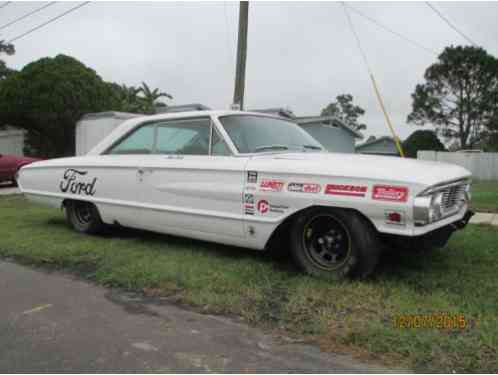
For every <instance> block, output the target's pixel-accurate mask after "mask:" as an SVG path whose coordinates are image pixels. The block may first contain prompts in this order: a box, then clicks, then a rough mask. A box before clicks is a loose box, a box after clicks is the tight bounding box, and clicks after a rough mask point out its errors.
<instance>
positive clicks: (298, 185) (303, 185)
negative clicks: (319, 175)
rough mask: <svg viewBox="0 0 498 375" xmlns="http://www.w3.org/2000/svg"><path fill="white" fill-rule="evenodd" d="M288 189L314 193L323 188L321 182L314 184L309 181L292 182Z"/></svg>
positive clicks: (296, 191)
mask: <svg viewBox="0 0 498 375" xmlns="http://www.w3.org/2000/svg"><path fill="white" fill-rule="evenodd" d="M287 190H288V191H292V192H295V193H312V194H316V193H319V192H320V191H321V190H322V187H321V186H320V184H312V183H309V182H290V183H289V184H288V185H287Z"/></svg>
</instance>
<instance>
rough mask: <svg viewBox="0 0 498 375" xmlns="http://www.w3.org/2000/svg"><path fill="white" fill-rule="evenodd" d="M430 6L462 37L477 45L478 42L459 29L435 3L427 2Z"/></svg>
mask: <svg viewBox="0 0 498 375" xmlns="http://www.w3.org/2000/svg"><path fill="white" fill-rule="evenodd" d="M425 3H426V4H427V6H428V7H429V8H431V9H432V10H433V11H434V12H435V13H436V14H437V15H438V16H439V18H441V19H442V20H443V21H444V22H446V24H447V25H448V26H449V27H451V28H452V29H453V30H455V31H456V32H457V33H458V34H459V35H460V36H461V37H462V38H464V39H465V40H466V41H467V42H469V43H470V44H472V45H473V46H477V43H475V42H474V41H473V40H472V39H470V38H469V37H468V36H467V35H465V34H464V33H463V32H461V31H460V30H458V29H457V27H456V26H455V25H454V24H453V23H452V22H451V21H450V20H449V19H448V18H447V17H445V16H444V15H443V14H442V13H441V12H440V11H439V10H438V9H437V8H436V7H435V6H434V5H432V4H431V3H429V2H428V1H426V2H425Z"/></svg>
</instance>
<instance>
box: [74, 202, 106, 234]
mask: <svg viewBox="0 0 498 375" xmlns="http://www.w3.org/2000/svg"><path fill="white" fill-rule="evenodd" d="M65 211H66V219H67V221H68V222H69V224H70V225H71V226H72V227H73V228H74V229H75V230H76V231H77V232H80V233H85V234H95V233H98V232H100V231H102V229H103V227H104V223H103V222H102V219H101V218H100V214H99V211H98V210H97V207H95V205H94V204H93V203H89V202H81V201H69V202H66V204H65Z"/></svg>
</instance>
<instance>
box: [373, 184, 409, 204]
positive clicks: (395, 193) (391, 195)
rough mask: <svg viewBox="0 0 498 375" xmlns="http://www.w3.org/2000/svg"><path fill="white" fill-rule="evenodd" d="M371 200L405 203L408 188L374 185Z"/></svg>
mask: <svg viewBox="0 0 498 375" xmlns="http://www.w3.org/2000/svg"><path fill="white" fill-rule="evenodd" d="M372 199H375V200H378V201H390V202H406V201H407V200H408V188H407V187H405V186H391V185H374V187H373V190H372Z"/></svg>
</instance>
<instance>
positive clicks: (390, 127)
mask: <svg viewBox="0 0 498 375" xmlns="http://www.w3.org/2000/svg"><path fill="white" fill-rule="evenodd" d="M341 4H342V6H343V9H344V13H345V14H346V18H347V19H348V23H349V28H350V29H351V31H352V32H353V35H354V37H355V39H356V44H357V45H358V49H359V50H360V53H361V56H362V57H363V62H364V63H365V66H366V68H367V70H368V75H369V76H370V80H371V81H372V86H373V89H374V92H375V96H376V97H377V100H378V102H379V105H380V109H381V110H382V113H383V114H384V119H385V120H386V124H387V126H388V128H389V130H390V131H391V134H392V136H393V139H394V143H395V144H396V148H397V149H398V152H399V155H400V156H401V157H402V158H404V157H405V154H404V152H403V147H402V146H401V143H400V141H399V137H398V136H397V134H396V131H395V130H394V126H393V124H392V122H391V118H390V117H389V114H388V113H387V109H386V106H385V105H384V100H383V99H382V95H381V94H380V91H379V87H378V86H377V81H376V80H375V77H374V75H373V72H372V69H370V65H369V64H368V59H367V55H366V53H365V51H364V50H363V47H362V46H361V41H360V37H359V35H358V33H357V32H356V29H355V27H354V24H353V20H352V19H351V15H350V14H349V12H348V8H347V7H346V4H345V3H344V2H343V1H342V2H341Z"/></svg>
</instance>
